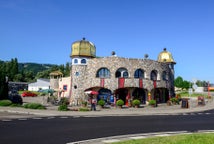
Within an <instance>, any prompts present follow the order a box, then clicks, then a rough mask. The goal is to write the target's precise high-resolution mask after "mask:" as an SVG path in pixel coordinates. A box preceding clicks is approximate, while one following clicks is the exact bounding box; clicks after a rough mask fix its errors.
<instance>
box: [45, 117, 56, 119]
mask: <svg viewBox="0 0 214 144" xmlns="http://www.w3.org/2000/svg"><path fill="white" fill-rule="evenodd" d="M54 118H55V117H48V118H47V119H54Z"/></svg>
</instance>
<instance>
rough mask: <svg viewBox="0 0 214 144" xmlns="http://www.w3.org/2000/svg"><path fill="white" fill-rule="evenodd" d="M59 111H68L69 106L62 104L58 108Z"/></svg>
mask: <svg viewBox="0 0 214 144" xmlns="http://www.w3.org/2000/svg"><path fill="white" fill-rule="evenodd" d="M58 111H68V106H67V105H66V104H62V105H60V106H59V107H58Z"/></svg>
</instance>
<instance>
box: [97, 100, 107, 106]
mask: <svg viewBox="0 0 214 144" xmlns="http://www.w3.org/2000/svg"><path fill="white" fill-rule="evenodd" d="M105 103H106V102H105V101H104V100H102V99H101V100H99V101H98V105H100V106H102V107H103V106H104V105H105Z"/></svg>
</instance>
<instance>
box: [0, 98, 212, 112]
mask: <svg viewBox="0 0 214 144" xmlns="http://www.w3.org/2000/svg"><path fill="white" fill-rule="evenodd" d="M57 108H58V106H47V109H46V110H33V109H25V108H18V107H0V112H9V113H16V114H17V113H19V114H29V115H38V116H136V115H173V114H179V113H191V112H200V111H206V110H211V109H214V101H211V100H210V101H207V102H206V105H205V106H198V105H197V104H196V102H195V100H194V99H191V100H190V108H181V105H172V106H167V105H166V104H159V105H158V107H156V108H153V107H150V106H148V105H146V106H143V107H141V108H132V107H131V108H122V109H120V108H115V107H111V108H104V109H102V108H99V107H98V106H97V111H86V112H81V111H58V110H57ZM69 108H70V109H73V108H75V107H69Z"/></svg>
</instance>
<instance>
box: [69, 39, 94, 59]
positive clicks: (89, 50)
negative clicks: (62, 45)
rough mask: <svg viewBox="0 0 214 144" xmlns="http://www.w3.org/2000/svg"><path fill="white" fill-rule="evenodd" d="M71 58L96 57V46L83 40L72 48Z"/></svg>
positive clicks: (75, 43)
mask: <svg viewBox="0 0 214 144" xmlns="http://www.w3.org/2000/svg"><path fill="white" fill-rule="evenodd" d="M71 50H72V52H71V57H96V47H95V45H94V44H93V43H92V42H90V41H87V40H85V38H83V39H82V40H80V41H76V42H74V43H73V44H72V46H71Z"/></svg>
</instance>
